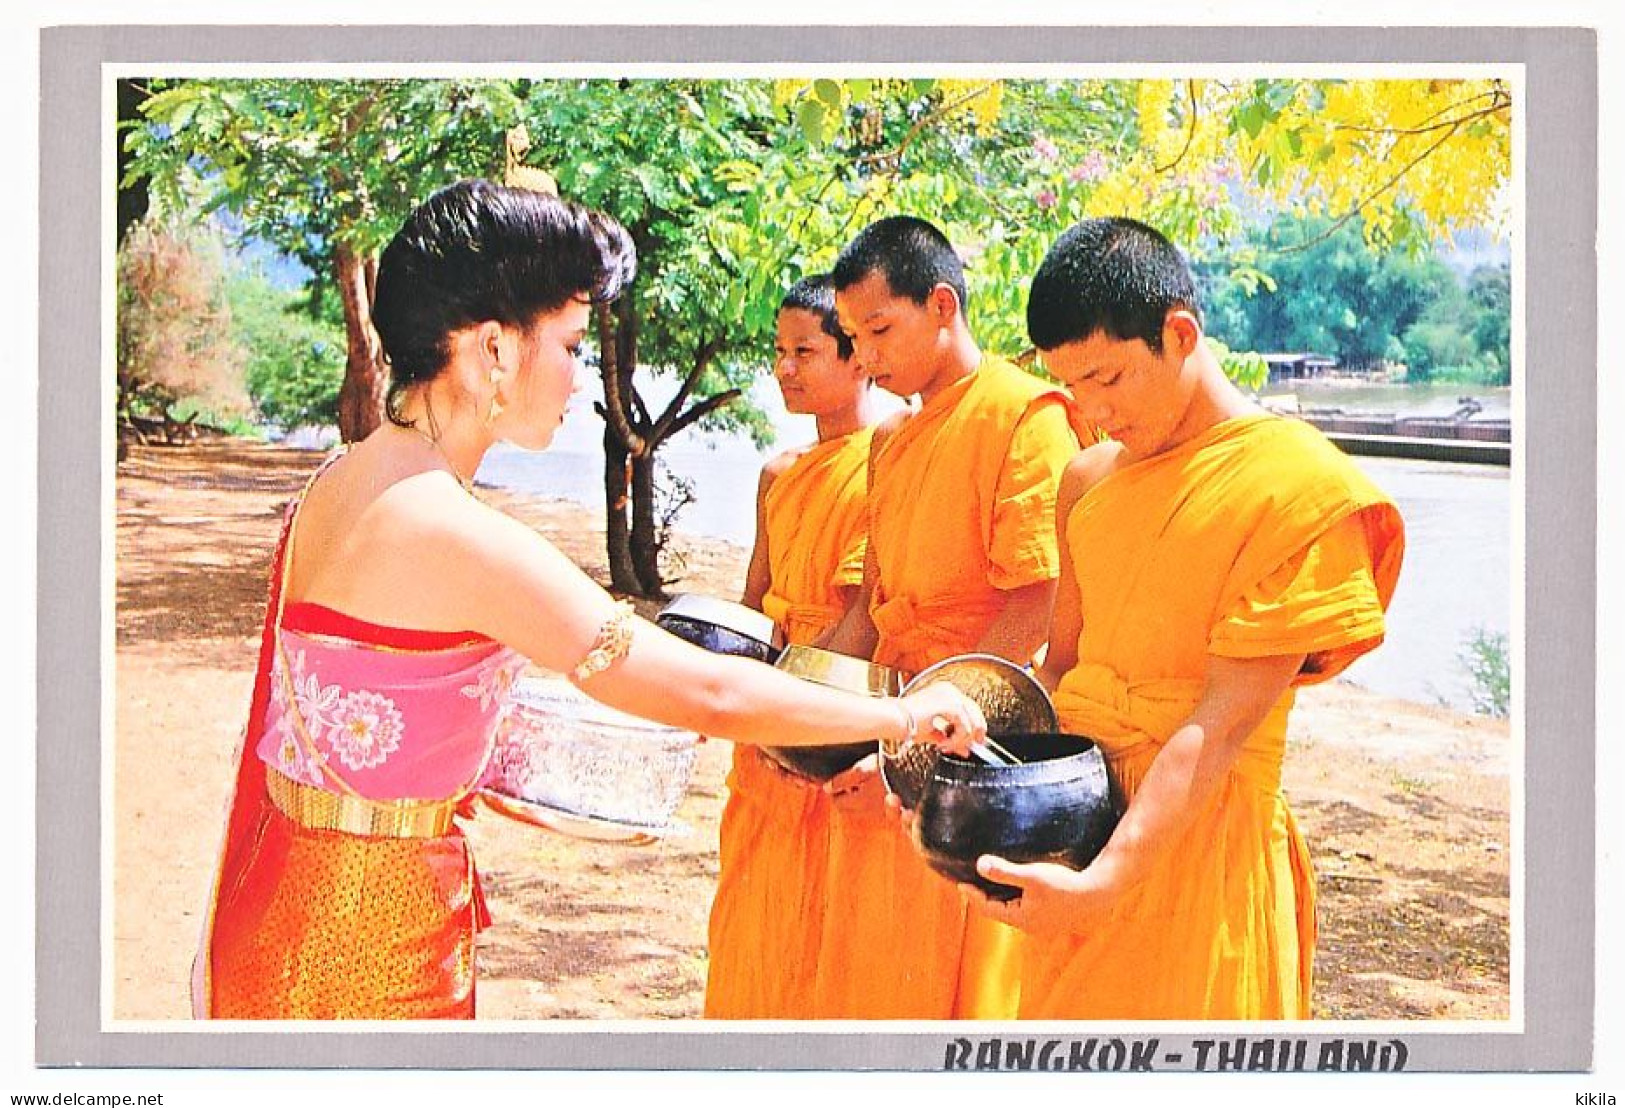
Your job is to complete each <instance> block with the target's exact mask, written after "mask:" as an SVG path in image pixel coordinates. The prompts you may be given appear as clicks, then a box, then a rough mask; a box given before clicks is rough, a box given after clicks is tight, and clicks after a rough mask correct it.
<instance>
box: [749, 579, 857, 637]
mask: <svg viewBox="0 0 1625 1108" xmlns="http://www.w3.org/2000/svg"><path fill="white" fill-rule="evenodd" d="M762 614H763V615H765V616H767V618H768V619H771V620H772V621H773V622H774V623H775V624H776V625H778V626H779V627H782V628H783V629H784V638H785V641H786V642H809V641H811V640H812V639H815V638H817V637H818V636H819V635H821V634H823V633H824V632H825V631H826V630H828V629H829V628H831V627H833V626H835V623H836V621H838V620H839V619H840V618H841V616H842V615H844V614H845V609H843V608H841V607H838V606H837V605H834V604H812V603H806V604H794V603H791V602H790V601H789V600H787V599H785V598H784V597H783V596H781V595H779V594H778V593H776V592H772V591H769V592H767V593H766V594H765V595H763V597H762Z"/></svg>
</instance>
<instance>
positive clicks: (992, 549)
mask: <svg viewBox="0 0 1625 1108" xmlns="http://www.w3.org/2000/svg"><path fill="white" fill-rule="evenodd" d="M1074 422H1075V416H1074V412H1073V409H1072V406H1071V404H1070V402H1069V400H1068V398H1067V397H1066V395H1065V394H1064V393H1063V392H1061V391H1060V390H1058V389H1056V388H1055V387H1054V386H1052V385H1048V384H1046V383H1045V382H1043V381H1040V380H1039V379H1038V378H1036V377H1033V376H1032V375H1031V374H1028V373H1025V372H1023V371H1022V370H1020V369H1017V368H1016V367H1015V366H1014V365H1012V364H1010V363H1009V362H1007V361H1004V360H1003V359H999V358H991V357H990V358H984V359H983V361H982V363H981V365H980V366H979V367H978V368H977V370H976V372H975V373H973V374H971V375H970V376H968V377H966V378H965V379H964V380H962V381H958V382H956V383H954V384H953V385H951V386H949V387H948V388H946V389H944V390H943V391H942V392H940V393H938V394H937V395H936V396H934V397H932V398H931V400H930V401H929V402H928V403H926V404H924V405H923V406H922V407H921V409H920V410H919V411H918V412H916V413H915V414H914V415H912V416H911V417H910V418H909V419H908V420H906V421H905V422H904V423H903V424H902V426H901V427H899V428H898V429H897V431H896V432H895V433H893V434H892V435H891V436H890V437H889V438H887V439H886V440H885V441H884V442H883V443H882V444H881V445H880V446H879V447H878V448H877V449H876V453H875V459H874V465H873V472H872V476H871V486H870V529H869V541H870V542H871V543H872V544H873V547H874V556H875V562H876V567H877V569H878V571H879V577H878V580H877V582H876V586H875V591H874V596H873V600H872V603H871V608H870V614H871V616H872V617H873V619H874V622H875V626H876V628H877V629H878V630H879V632H880V640H879V644H878V646H877V648H876V651H875V661H876V662H879V663H881V664H882V665H889V666H895V667H897V668H899V669H902V670H905V671H907V672H911V673H913V672H918V671H919V670H921V669H924V668H925V667H926V666H929V665H931V664H932V663H934V662H937V661H940V660H942V659H943V658H947V657H950V656H952V655H955V654H963V653H967V652H969V651H971V650H973V649H975V647H976V645H977V643H978V641H979V640H980V639H981V637H982V636H983V634H984V633H985V632H986V631H987V629H988V628H989V626H991V624H992V622H993V620H994V618H995V617H996V616H997V615H998V613H999V610H1000V606H1001V603H1002V600H1001V596H1000V593H1001V591H1003V590H1010V589H1017V588H1022V587H1024V586H1028V585H1032V584H1037V583H1040V582H1043V581H1048V580H1053V579H1054V578H1055V577H1056V576H1058V575H1059V572H1060V560H1059V555H1058V553H1057V550H1056V543H1055V519H1054V515H1055V493H1056V490H1057V488H1058V486H1059V483H1060V474H1061V472H1062V470H1063V469H1065V467H1066V464H1067V462H1068V461H1070V460H1071V458H1072V456H1073V455H1074V454H1076V453H1077V451H1078V442H1079V438H1078V432H1077V430H1075V428H1074ZM865 796H866V798H867V799H866V802H865V803H862V804H858V805H854V804H851V803H849V802H846V803H842V802H838V803H837V807H836V810H835V815H834V817H833V821H832V824H831V831H830V866H829V875H828V878H827V881H828V883H829V907H828V908H827V909H826V916H825V921H826V925H825V935H824V943H823V948H822V950H821V951H820V955H819V971H818V984H817V999H816V1002H815V1006H816V1008H817V1011H818V1014H819V1015H820V1016H822V1017H826V1018H850V1019H1007V1018H1011V1017H1013V1016H1014V1015H1015V1012H1016V990H1017V983H1018V981H1017V971H1018V965H1017V961H1018V955H1019V950H1018V945H1019V938H1020V936H1019V935H1018V934H1017V933H1016V932H1015V931H1013V930H1011V929H1009V928H1007V927H1005V926H1004V925H1002V924H998V923H993V922H992V921H989V920H987V919H985V918H983V917H980V916H972V915H970V914H968V913H967V911H966V908H965V904H964V901H963V900H962V899H961V897H960V894H959V891H958V890H957V889H956V888H955V887H954V886H953V884H952V883H950V882H949V881H948V880H947V879H945V878H943V877H941V876H939V875H938V874H936V873H935V872H933V871H932V870H930V869H929V868H928V867H927V866H926V864H925V862H924V861H923V860H922V859H921V857H920V856H919V854H918V852H917V851H916V850H915V848H914V846H913V845H912V844H911V843H910V842H909V841H908V840H907V839H906V838H905V837H904V836H903V834H902V833H901V832H900V830H899V827H898V825H897V823H896V821H895V820H894V819H892V818H890V817H888V816H887V815H886V813H885V810H884V808H883V806H882V804H881V803H880V800H879V798H878V797H876V796H875V795H874V794H873V793H868V794H865Z"/></svg>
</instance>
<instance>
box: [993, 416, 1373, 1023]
mask: <svg viewBox="0 0 1625 1108" xmlns="http://www.w3.org/2000/svg"><path fill="white" fill-rule="evenodd" d="M1065 533H1066V545H1067V554H1068V556H1069V557H1071V558H1072V560H1073V564H1074V565H1075V566H1076V569H1077V574H1076V576H1077V583H1078V591H1079V600H1080V604H1081V611H1082V628H1081V632H1080V634H1079V636H1078V651H1077V658H1078V661H1077V664H1076V666H1075V667H1074V668H1073V669H1071V670H1070V671H1068V672H1067V673H1066V674H1065V675H1064V676H1063V677H1062V679H1061V681H1060V684H1059V687H1058V688H1057V690H1056V696H1055V704H1056V709H1057V711H1058V713H1059V715H1060V718H1061V724H1062V726H1063V728H1065V729H1066V730H1068V731H1071V732H1074V733H1077V734H1082V735H1088V736H1090V737H1092V738H1093V739H1094V740H1095V741H1096V742H1097V743H1098V744H1099V745H1100V747H1101V749H1102V751H1103V752H1104V753H1105V755H1106V759H1107V764H1108V766H1109V768H1110V771H1111V774H1112V777H1113V780H1114V782H1115V783H1116V784H1117V786H1118V787H1119V788H1120V789H1121V790H1122V792H1123V794H1124V796H1125V797H1126V798H1127V800H1128V802H1129V803H1130V805H1132V803H1133V798H1134V795H1135V792H1136V790H1137V789H1138V788H1139V786H1140V783H1141V782H1142V781H1143V780H1144V778H1145V775H1146V772H1147V771H1148V770H1149V768H1150V766H1151V763H1152V760H1153V759H1154V758H1155V757H1156V756H1157V753H1158V752H1159V751H1160V750H1161V749H1162V745H1163V744H1164V743H1165V742H1166V741H1167V740H1168V739H1169V738H1170V736H1171V735H1172V734H1173V732H1174V731H1175V730H1176V729H1177V728H1178V727H1179V726H1180V725H1181V724H1182V723H1183V722H1184V721H1185V720H1186V719H1187V718H1188V717H1189V715H1190V713H1191V711H1192V710H1193V709H1194V707H1195V705H1196V702H1197V699H1198V697H1199V696H1200V695H1201V691H1202V682H1203V673H1204V671H1205V667H1206V660H1207V657H1208V656H1209V655H1210V654H1211V655H1217V656H1220V657H1226V658H1257V657H1269V656H1276V655H1290V654H1298V653H1304V654H1306V655H1308V660H1307V661H1306V663H1305V665H1304V669H1303V671H1302V672H1301V673H1300V675H1299V677H1298V678H1297V679H1296V681H1295V684H1306V683H1310V682H1314V681H1323V680H1326V679H1327V678H1330V677H1332V676H1333V675H1335V674H1337V673H1339V672H1341V671H1342V670H1343V669H1344V668H1345V667H1347V666H1348V664H1349V663H1350V662H1352V661H1353V660H1354V659H1355V658H1357V657H1358V656H1359V655H1361V654H1362V653H1364V652H1366V651H1368V650H1370V649H1372V648H1373V647H1375V646H1376V645H1377V644H1378V643H1379V642H1380V641H1381V640H1382V636H1383V631H1384V616H1383V613H1384V610H1385V609H1386V607H1387V605H1388V601H1389V599H1390V598H1391V597H1392V595H1393V590H1394V585H1395V582H1396V581H1397V579H1398V575H1399V566H1400V561H1401V558H1402V556H1403V551H1404V526H1403V523H1402V522H1401V520H1400V518H1399V514H1398V511H1397V510H1396V509H1395V508H1394V506H1393V504H1392V503H1391V502H1390V501H1389V500H1388V499H1387V497H1385V496H1384V495H1383V494H1382V493H1381V492H1380V491H1379V490H1378V489H1377V488H1376V487H1375V486H1373V485H1372V484H1371V482H1370V481H1368V480H1367V479H1366V478H1365V477H1364V476H1363V475H1362V474H1361V473H1360V471H1359V470H1358V469H1357V468H1355V466H1354V465H1353V463H1351V462H1350V461H1349V460H1348V459H1347V458H1346V457H1344V456H1343V454H1342V453H1341V452H1340V451H1338V449H1337V448H1336V447H1334V446H1333V445H1332V444H1331V443H1330V442H1328V441H1327V440H1326V438H1325V437H1324V436H1323V435H1321V434H1320V433H1319V432H1318V431H1316V430H1315V429H1314V428H1312V427H1310V426H1309V425H1308V424H1305V423H1302V422H1300V421H1298V420H1291V419H1282V418H1277V417H1274V416H1269V415H1262V414H1260V415H1248V416H1242V417H1238V418H1235V419H1231V420H1227V421H1225V422H1223V423H1221V424H1219V425H1217V426H1216V427H1213V428H1211V429H1209V430H1208V431H1207V432H1205V433H1203V434H1201V435H1199V436H1197V437H1196V438H1194V439H1192V440H1191V441H1189V442H1186V443H1183V444H1181V445H1180V446H1178V447H1175V448H1174V449H1172V450H1170V451H1168V452H1167V453H1166V454H1161V455H1157V456H1154V457H1151V458H1147V459H1144V460H1141V461H1137V462H1133V463H1131V464H1128V465H1126V466H1124V467H1123V468H1122V469H1120V470H1118V471H1116V472H1114V473H1111V474H1109V475H1108V476H1106V477H1105V478H1104V479H1102V480H1101V481H1100V483H1099V484H1098V485H1096V486H1095V487H1094V488H1092V489H1089V490H1087V491H1086V492H1085V493H1084V494H1083V496H1082V497H1080V499H1079V500H1078V503H1077V505H1076V507H1075V508H1074V509H1073V511H1072V515H1071V518H1070V519H1069V520H1068V521H1067V524H1066V532H1065ZM1294 695H1295V693H1294V690H1293V689H1291V688H1289V689H1288V690H1287V691H1286V692H1285V693H1284V694H1283V695H1282V696H1281V698H1280V700H1279V701H1278V702H1277V703H1276V704H1275V705H1274V707H1273V708H1272V710H1271V711H1270V712H1269V714H1268V716H1267V717H1266V718H1265V720H1264V721H1263V722H1262V723H1261V724H1260V725H1259V726H1258V727H1257V728H1256V729H1255V730H1254V731H1253V733H1252V734H1251V735H1250V736H1248V737H1247V738H1246V739H1245V740H1244V742H1243V745H1242V748H1241V752H1240V754H1239V756H1238V757H1237V759H1236V761H1235V763H1234V764H1233V766H1232V767H1231V768H1230V770H1229V772H1228V774H1227V776H1226V778H1225V780H1224V781H1223V783H1222V785H1221V786H1220V788H1219V791H1218V795H1217V796H1215V797H1214V798H1212V799H1211V800H1210V801H1209V802H1208V803H1207V804H1206V805H1205V806H1204V807H1203V809H1202V811H1201V812H1200V813H1199V814H1198V815H1197V817H1196V818H1195V820H1194V822H1193V823H1192V824H1191V825H1190V826H1189V827H1188V828H1187V829H1186V830H1185V831H1184V833H1183V834H1182V836H1181V838H1180V839H1179V841H1177V842H1176V843H1174V844H1173V845H1172V846H1171V847H1170V848H1169V849H1168V850H1166V852H1165V853H1164V854H1163V855H1162V856H1161V858H1160V859H1159V860H1158V861H1156V862H1155V863H1153V866H1152V868H1151V871H1150V873H1149V874H1148V875H1146V876H1145V877H1144V879H1143V880H1142V881H1141V882H1140V883H1139V884H1137V885H1136V886H1135V887H1134V888H1133V889H1131V890H1130V891H1129V892H1128V893H1127V894H1126V895H1125V896H1124V898H1123V899H1122V900H1121V901H1120V902H1119V904H1118V905H1117V906H1116V907H1115V908H1114V909H1113V911H1112V913H1111V914H1110V916H1109V917H1108V919H1107V921H1106V922H1105V923H1104V924H1103V925H1101V926H1099V927H1096V928H1094V929H1093V930H1092V931H1091V932H1090V933H1089V934H1087V935H1080V936H1066V937H1063V938H1058V939H1045V940H1039V939H1030V940H1029V942H1028V947H1027V962H1026V967H1025V970H1024V976H1023V981H1022V997H1021V1015H1022V1017H1023V1018H1032V1019H1209V1020H1217V1019H1222V1020H1232V1019H1307V1018H1309V1017H1310V1015H1311V1012H1310V988H1311V983H1312V966H1313V958H1314V945H1315V916H1314V905H1315V895H1314V877H1313V873H1312V871H1311V868H1310V860H1309V852H1308V849H1307V847H1306V846H1305V844H1304V841H1303V839H1302V837H1301V836H1300V835H1299V833H1298V828H1297V825H1296V823H1295V822H1294V821H1293V818H1292V812H1291V810H1290V809H1289V808H1288V807H1287V803H1286V800H1285V798H1284V797H1283V796H1282V793H1281V787H1280V786H1281V761H1282V753H1283V749H1284V746H1285V740H1286V730H1287V714H1288V712H1289V711H1290V709H1291V707H1292V702H1293V698H1294Z"/></svg>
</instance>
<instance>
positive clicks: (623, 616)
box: [570, 600, 634, 684]
mask: <svg viewBox="0 0 1625 1108" xmlns="http://www.w3.org/2000/svg"><path fill="white" fill-rule="evenodd" d="M633 618H634V613H633V611H632V603H631V601H627V600H617V601H616V602H615V613H614V614H613V615H611V616H610V617H609V618H608V619H606V620H604V623H603V626H602V627H600V628H598V635H597V637H596V638H594V639H593V640H592V647H591V649H589V650H588V651H587V656H586V657H585V658H583V659H581V664H580V665H578V666H576V668H575V669H573V670H571V671H570V679H571V680H573V681H575V682H576V683H577V684H580V683H581V682H582V681H585V680H586V679H587V678H589V677H591V676H593V675H594V674H596V673H602V672H604V670H606V669H608V668H609V667H610V666H612V665H614V664H615V663H616V662H617V661H618V660H620V659H621V658H624V657H626V652H627V650H628V649H630V648H631V646H632V620H633Z"/></svg>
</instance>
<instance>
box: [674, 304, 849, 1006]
mask: <svg viewBox="0 0 1625 1108" xmlns="http://www.w3.org/2000/svg"><path fill="white" fill-rule="evenodd" d="M774 352H775V360H774V363H773V373H774V376H775V377H776V378H777V380H778V383H779V388H780V390H781V391H782V392H783V394H784V406H785V408H786V409H787V410H788V411H789V412H790V413H791V414H792V415H810V416H812V417H814V419H815V420H816V423H817V430H818V441H817V442H815V443H813V444H812V445H809V446H801V447H796V448H794V449H791V450H786V451H785V452H784V453H782V454H779V455H778V456H776V457H775V458H773V459H772V460H771V461H769V462H768V463H767V464H766V465H765V466H763V467H762V478H761V482H760V484H759V487H758V489H757V494H756V544H755V547H754V549H752V551H751V557H750V568H749V570H748V572H747V575H746V579H745V593H744V596H743V598H742V599H743V601H744V603H746V604H748V605H749V606H750V607H752V608H755V609H757V610H758V611H762V612H765V613H766V614H767V615H769V616H771V617H772V619H773V622H774V624H775V626H776V627H777V628H778V629H779V631H780V633H781V634H783V636H784V639H785V641H786V642H789V643H812V642H815V641H816V640H817V639H818V638H819V637H820V636H821V635H824V634H826V633H827V632H828V631H829V630H830V629H831V628H833V627H834V626H835V623H836V621H837V620H839V619H840V617H841V614H842V613H843V612H844V611H845V610H846V606H847V605H848V604H849V603H850V602H851V600H852V598H853V597H855V596H856V595H857V593H858V589H859V587H860V586H861V584H862V582H863V558H864V552H865V549H866V547H867V539H868V513H867V511H866V510H865V506H866V503H867V492H868V463H869V441H870V431H871V424H872V423H873V422H874V419H875V414H876V405H875V404H874V402H873V399H872V396H871V393H872V389H871V386H870V382H869V380H868V378H866V377H865V376H864V374H863V372H862V371H861V370H860V369H859V368H858V367H857V365H856V364H855V363H854V361H853V359H852V342H851V340H850V339H848V338H847V337H846V334H845V333H844V332H843V331H842V330H841V329H840V326H839V325H838V324H837V322H836V318H835V286H834V285H833V284H832V283H831V281H830V278H829V277H828V275H820V276H816V277H808V278H806V279H805V280H802V281H800V282H798V283H797V284H795V285H794V286H792V287H791V289H790V291H789V292H788V293H787V294H786V295H785V297H784V301H783V303H782V304H781V305H780V307H779V318H778V335H777V338H776V341H775V343H774ZM829 806H830V797H829V794H828V792H827V791H826V790H825V788H824V786H823V783H822V782H816V781H812V780H810V779H808V778H804V777H799V776H796V775H795V774H792V773H790V772H789V771H787V770H784V769H781V768H780V767H779V766H778V765H776V764H775V763H774V762H772V761H770V760H769V759H767V758H766V757H764V756H763V755H761V754H760V753H759V752H758V751H757V750H756V749H755V748H753V747H747V746H741V747H738V748H736V750H735V752H734V762H733V772H732V773H731V774H729V776H728V803H727V805H726V807H724V808H723V810H722V829H721V839H722V868H721V873H720V875H719V877H718V880H717V894H716V899H715V901H714V902H713V903H712V906H711V927H710V948H711V963H710V971H709V975H708V977H707V979H706V988H705V1015H706V1016H707V1018H710V1019H806V1018H809V1017H810V1016H811V1015H812V1010H811V1000H812V989H813V977H814V971H815V970H816V968H817V952H818V940H819V935H820V932H821V929H822V926H823V917H824V867H825V865H826V863H827V861H828V853H829Z"/></svg>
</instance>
